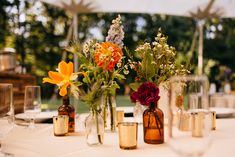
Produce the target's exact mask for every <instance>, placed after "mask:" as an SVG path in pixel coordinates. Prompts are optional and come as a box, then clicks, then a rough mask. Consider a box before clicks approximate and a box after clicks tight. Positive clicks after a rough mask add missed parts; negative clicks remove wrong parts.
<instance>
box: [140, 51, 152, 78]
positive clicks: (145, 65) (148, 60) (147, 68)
mask: <svg viewBox="0 0 235 157" xmlns="http://www.w3.org/2000/svg"><path fill="white" fill-rule="evenodd" d="M152 63H153V56H152V55H151V54H150V52H145V55H144V57H143V60H142V64H141V71H142V72H143V74H142V75H143V76H144V77H145V79H146V80H147V81H151V80H152V77H153V76H154V75H155V66H154V64H152Z"/></svg>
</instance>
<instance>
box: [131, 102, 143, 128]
mask: <svg viewBox="0 0 235 157" xmlns="http://www.w3.org/2000/svg"><path fill="white" fill-rule="evenodd" d="M143 112H144V109H143V106H142V105H141V104H140V102H138V101H137V102H136V104H135V106H134V109H133V115H134V120H135V122H137V123H139V124H142V123H143Z"/></svg>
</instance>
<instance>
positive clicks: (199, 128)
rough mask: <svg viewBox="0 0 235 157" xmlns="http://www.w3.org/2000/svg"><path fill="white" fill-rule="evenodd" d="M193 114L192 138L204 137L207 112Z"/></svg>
mask: <svg viewBox="0 0 235 157" xmlns="http://www.w3.org/2000/svg"><path fill="white" fill-rule="evenodd" d="M191 114H192V119H191V120H192V136H193V137H203V129H204V118H205V112H193V113H191Z"/></svg>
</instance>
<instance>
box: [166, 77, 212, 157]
mask: <svg viewBox="0 0 235 157" xmlns="http://www.w3.org/2000/svg"><path fill="white" fill-rule="evenodd" d="M208 89H209V83H208V79H207V77H206V76H196V75H189V76H175V77H172V78H171V79H170V99H169V104H170V108H169V125H168V126H169V138H168V145H169V146H170V147H171V148H172V150H174V151H175V152H176V153H177V154H178V155H179V156H194V157H200V156H202V155H203V154H204V152H205V151H206V150H207V149H208V147H209V146H210V143H211V139H212V138H211V134H210V132H211V127H212V118H211V117H212V113H210V112H209V104H208V103H209V102H208Z"/></svg>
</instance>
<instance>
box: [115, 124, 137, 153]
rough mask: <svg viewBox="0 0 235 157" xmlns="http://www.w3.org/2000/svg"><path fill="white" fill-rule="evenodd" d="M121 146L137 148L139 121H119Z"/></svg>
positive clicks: (123, 147) (122, 147)
mask: <svg viewBox="0 0 235 157" xmlns="http://www.w3.org/2000/svg"><path fill="white" fill-rule="evenodd" d="M118 134H119V147H120V148H121V149H136V148H137V138H138V123H136V122H121V123H118Z"/></svg>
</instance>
